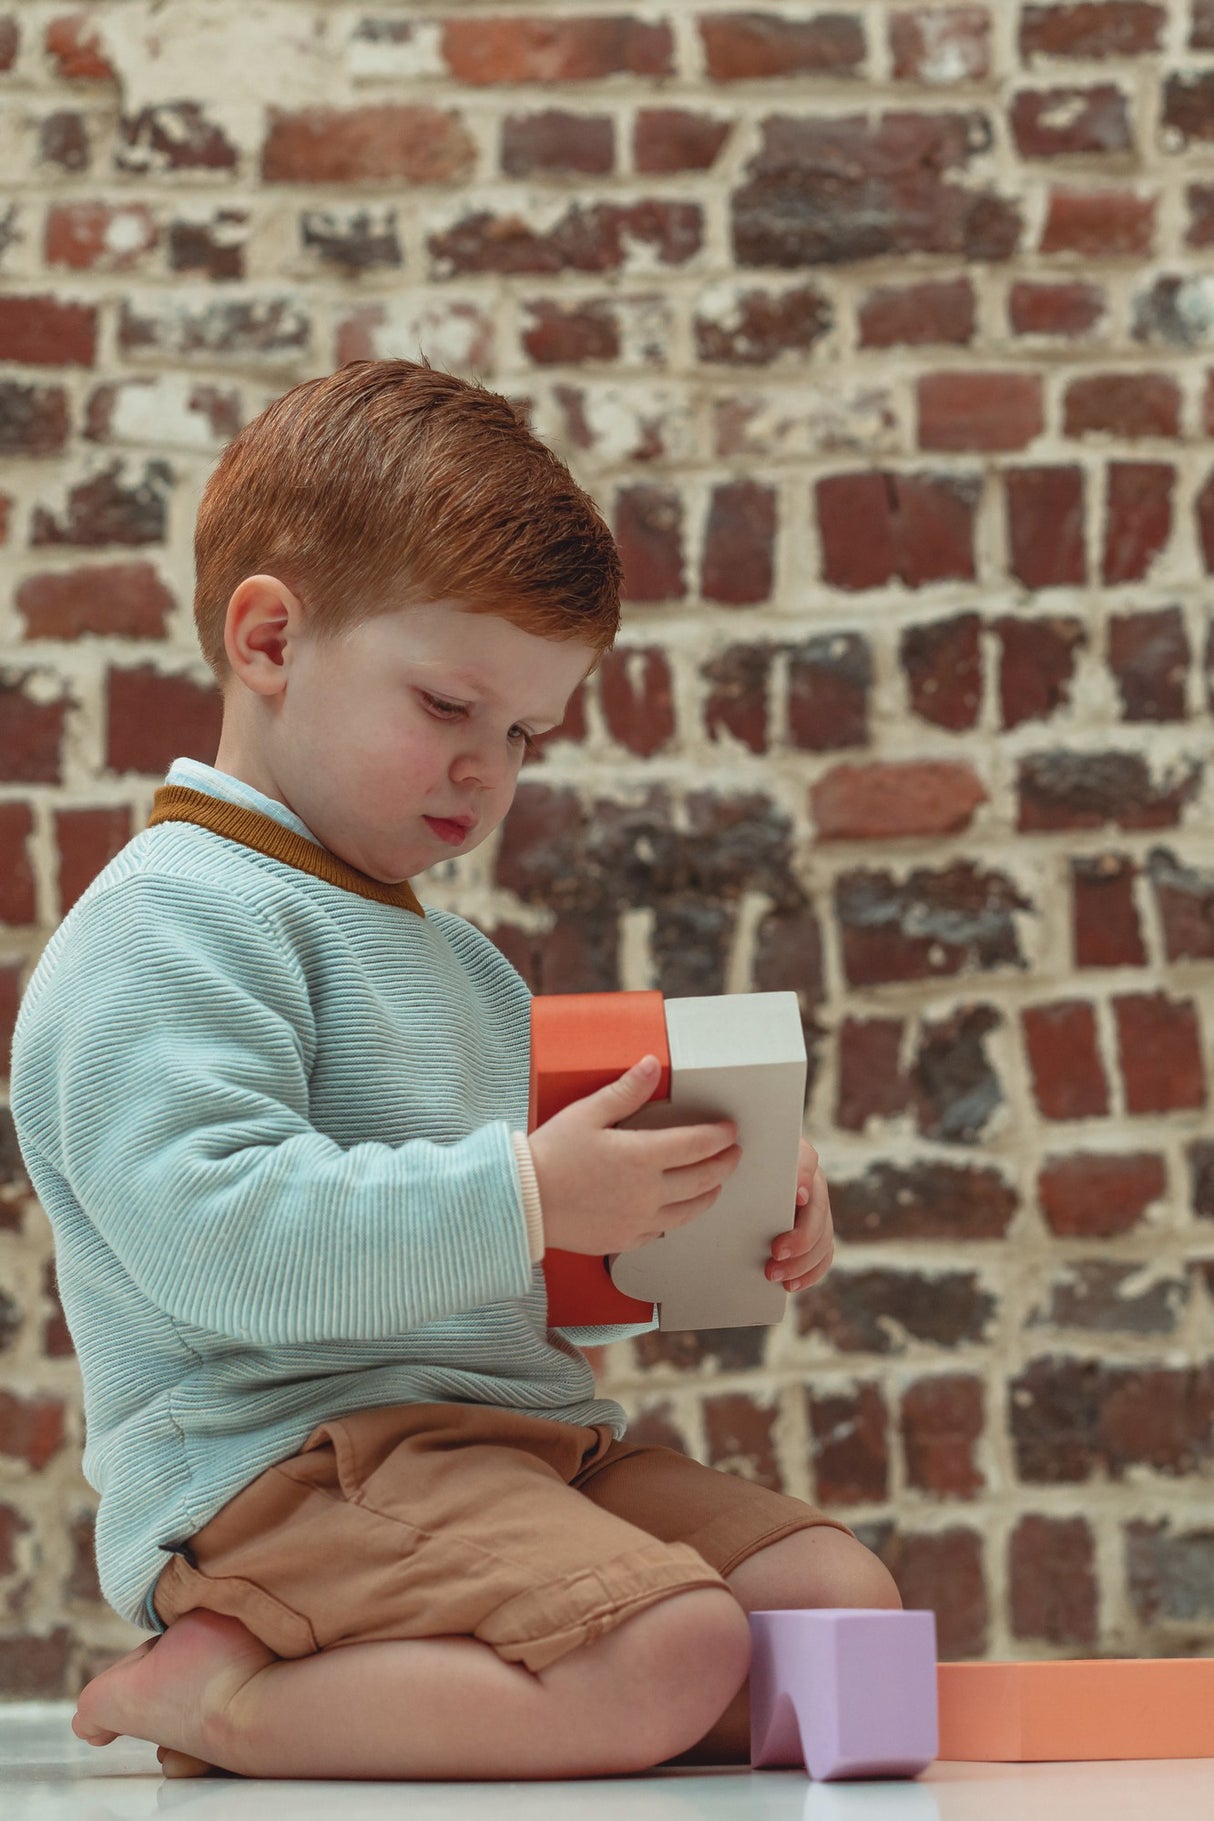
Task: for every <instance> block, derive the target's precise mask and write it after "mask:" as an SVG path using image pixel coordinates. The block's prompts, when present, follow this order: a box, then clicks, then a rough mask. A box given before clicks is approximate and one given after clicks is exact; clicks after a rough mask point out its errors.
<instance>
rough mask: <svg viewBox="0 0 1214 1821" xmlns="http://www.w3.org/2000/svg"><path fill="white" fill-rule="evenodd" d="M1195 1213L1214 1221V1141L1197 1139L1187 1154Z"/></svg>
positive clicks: (1202, 1218) (1201, 1218)
mask: <svg viewBox="0 0 1214 1821" xmlns="http://www.w3.org/2000/svg"><path fill="white" fill-rule="evenodd" d="M1187 1156H1188V1163H1189V1184H1190V1193H1191V1197H1192V1203H1193V1212H1194V1214H1196V1215H1197V1217H1198V1219H1199V1220H1214V1139H1208V1138H1195V1139H1194V1140H1193V1142H1192V1144H1190V1146H1189V1148H1188V1152H1187Z"/></svg>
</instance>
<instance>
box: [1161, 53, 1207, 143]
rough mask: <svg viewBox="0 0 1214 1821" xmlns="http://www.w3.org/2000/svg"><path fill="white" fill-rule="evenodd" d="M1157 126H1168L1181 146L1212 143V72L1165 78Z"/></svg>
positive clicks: (1199, 71)
mask: <svg viewBox="0 0 1214 1821" xmlns="http://www.w3.org/2000/svg"><path fill="white" fill-rule="evenodd" d="M1160 124H1161V125H1162V126H1165V127H1170V128H1171V130H1172V132H1174V133H1175V134H1177V135H1178V136H1179V138H1180V140H1181V143H1182V144H1184V145H1192V144H1193V143H1194V142H1197V143H1200V144H1210V143H1211V142H1214V70H1195V71H1193V72H1192V74H1189V73H1188V72H1186V73H1184V74H1183V75H1176V76H1169V77H1168V80H1167V82H1166V83H1165V84H1164V90H1163V114H1162V117H1161V122H1160Z"/></svg>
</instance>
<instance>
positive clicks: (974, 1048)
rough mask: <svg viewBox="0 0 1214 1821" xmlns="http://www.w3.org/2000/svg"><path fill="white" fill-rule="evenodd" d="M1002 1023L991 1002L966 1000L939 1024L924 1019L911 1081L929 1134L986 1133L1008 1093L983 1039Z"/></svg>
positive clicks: (946, 1138) (973, 1136)
mask: <svg viewBox="0 0 1214 1821" xmlns="http://www.w3.org/2000/svg"><path fill="white" fill-rule="evenodd" d="M1002 1022H1003V1021H1002V1019H1001V1018H1000V1016H999V1014H998V1012H996V1011H995V1010H994V1009H993V1007H991V1006H989V1005H963V1006H961V1007H959V1008H958V1010H957V1011H955V1012H953V1013H952V1015H951V1016H950V1017H948V1018H944V1019H941V1020H940V1021H939V1022H938V1023H934V1024H929V1023H927V1022H926V1021H925V1022H924V1024H923V1027H922V1029H921V1031H920V1036H919V1046H918V1050H917V1052H916V1055H915V1061H914V1066H913V1068H912V1069H911V1083H912V1086H913V1089H914V1102H915V1113H916V1118H917V1120H918V1125H919V1130H920V1132H921V1133H922V1134H923V1136H924V1137H925V1138H936V1139H939V1140H940V1141H941V1142H942V1143H944V1144H976V1143H978V1142H979V1141H980V1140H981V1139H982V1137H983V1136H984V1134H985V1132H986V1128H987V1126H988V1125H989V1123H990V1121H991V1119H992V1118H993V1117H994V1116H995V1114H996V1113H997V1112H998V1110H999V1108H1000V1107H1001V1106H1002V1105H1003V1102H1004V1094H1003V1089H1002V1087H1001V1086H1000V1084H999V1077H998V1075H997V1074H996V1073H995V1071H994V1069H993V1068H992V1067H991V1063H990V1058H989V1057H988V1056H987V1054H986V1050H985V1048H984V1047H983V1039H984V1038H985V1037H987V1036H989V1035H990V1033H991V1032H992V1031H995V1030H998V1029H999V1027H1000V1025H1001V1024H1002Z"/></svg>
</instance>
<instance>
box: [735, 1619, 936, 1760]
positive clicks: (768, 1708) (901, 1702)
mask: <svg viewBox="0 0 1214 1821" xmlns="http://www.w3.org/2000/svg"><path fill="white" fill-rule="evenodd" d="M750 1640H751V1659H750V1762H751V1764H752V1765H753V1766H754V1767H755V1769H761V1768H762V1767H763V1766H764V1765H773V1764H804V1766H805V1768H806V1770H807V1771H808V1772H809V1774H810V1776H811V1777H814V1778H816V1779H817V1780H818V1781H819V1782H826V1781H829V1780H830V1779H831V1778H836V1777H914V1776H917V1775H918V1773H919V1772H920V1771H921V1770H925V1769H926V1768H927V1766H928V1765H929V1764H930V1763H931V1761H932V1759H933V1758H934V1757H935V1756H936V1752H937V1747H938V1743H939V1732H938V1723H937V1715H936V1615H935V1613H934V1612H888V1611H886V1610H885V1609H883V1608H880V1609H874V1610H869V1609H867V1608H865V1607H852V1606H839V1607H823V1608H819V1609H818V1610H816V1611H803V1610H799V1609H796V1610H785V1611H780V1612H752V1613H751V1615H750Z"/></svg>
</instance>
